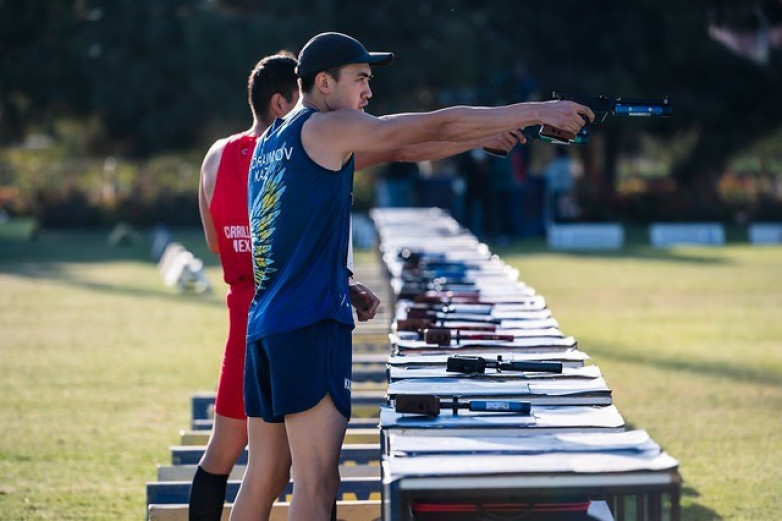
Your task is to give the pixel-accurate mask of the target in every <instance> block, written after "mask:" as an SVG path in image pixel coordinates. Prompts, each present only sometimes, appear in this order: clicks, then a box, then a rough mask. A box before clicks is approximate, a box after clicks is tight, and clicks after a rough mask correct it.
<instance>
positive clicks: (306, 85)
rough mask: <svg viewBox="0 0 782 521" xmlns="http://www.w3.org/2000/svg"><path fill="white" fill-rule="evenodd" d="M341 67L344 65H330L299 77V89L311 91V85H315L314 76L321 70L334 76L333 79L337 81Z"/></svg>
mask: <svg viewBox="0 0 782 521" xmlns="http://www.w3.org/2000/svg"><path fill="white" fill-rule="evenodd" d="M342 67H344V65H340V66H338V67H332V68H330V69H327V70H325V71H318V72H313V73H311V74H307V75H306V76H304V77H303V78H301V91H302V92H307V93H309V92H311V91H312V87H314V86H315V77H316V76H317V75H318V74H320V73H321V72H325V73H326V74H328V75H329V76H331V77H332V78H334V81H339V75H340V73H341V72H342Z"/></svg>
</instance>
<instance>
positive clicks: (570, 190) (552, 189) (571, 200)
mask: <svg viewBox="0 0 782 521" xmlns="http://www.w3.org/2000/svg"><path fill="white" fill-rule="evenodd" d="M543 177H544V179H545V181H546V204H545V213H546V221H547V222H561V221H572V220H574V219H577V218H578V216H579V215H580V213H581V211H580V209H579V207H578V203H577V201H576V196H575V190H574V188H575V182H574V180H573V163H572V161H571V159H570V154H569V153H568V149H567V148H566V147H565V146H562V145H560V146H556V147H555V152H554V159H552V160H551V163H549V165H548V166H547V167H546V169H545V170H544V172H543Z"/></svg>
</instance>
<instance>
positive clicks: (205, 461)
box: [199, 414, 247, 474]
mask: <svg viewBox="0 0 782 521" xmlns="http://www.w3.org/2000/svg"><path fill="white" fill-rule="evenodd" d="M246 446H247V420H240V419H237V418H229V417H228V416H221V415H220V414H215V418H214V426H213V428H212V434H211V436H210V437H209V442H208V443H207V445H206V450H205V451H204V455H203V457H202V458H201V461H200V462H199V465H200V466H201V467H202V468H203V469H204V470H206V471H207V472H211V473H212V474H229V473H230V472H231V469H233V467H234V464H235V463H236V460H237V459H239V456H240V455H241V454H242V451H243V450H244V448H245V447H246Z"/></svg>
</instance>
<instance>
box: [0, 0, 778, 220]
mask: <svg viewBox="0 0 782 521" xmlns="http://www.w3.org/2000/svg"><path fill="white" fill-rule="evenodd" d="M326 30H336V31H342V32H346V33H349V34H351V35H353V36H355V37H357V38H358V39H359V40H361V41H362V42H364V43H365V44H366V45H367V47H369V48H374V49H385V50H392V51H394V52H395V53H396V55H397V61H396V63H395V64H394V66H393V67H392V68H391V69H386V70H383V71H382V72H380V71H379V72H378V73H377V74H376V79H375V80H373V89H374V94H375V97H374V99H373V101H372V103H371V105H370V111H371V112H372V113H374V114H384V113H390V112H398V111H405V110H422V109H434V108H439V107H442V106H444V105H448V104H454V103H472V104H495V103H506V102H513V101H517V99H515V98H514V96H515V93H514V90H513V88H512V86H511V85H512V81H513V71H514V67H517V66H519V65H521V64H523V66H524V67H526V68H527V69H528V70H529V71H530V72H531V73H532V74H533V75H534V78H535V81H536V83H537V85H538V92H539V94H540V96H541V97H542V98H546V97H547V95H548V93H550V92H551V91H552V90H558V91H565V92H573V93H581V94H590V95H596V94H605V95H609V96H626V97H662V96H664V95H669V96H670V97H671V99H672V100H673V106H674V117H673V118H670V119H667V120H644V121H643V124H637V123H638V122H637V121H627V120H625V121H612V122H609V123H608V124H606V125H604V126H602V127H601V128H600V129H599V130H598V131H597V132H596V133H595V136H594V137H593V142H592V143H591V144H590V145H589V146H588V147H585V148H584V149H583V150H581V151H580V155H581V159H582V160H583V165H584V170H585V178H586V179H588V180H589V181H590V183H589V186H590V187H591V189H590V190H588V191H587V192H586V193H585V194H582V195H583V196H584V197H585V198H586V202H585V203H584V207H585V210H586V216H587V217H590V218H593V219H601V218H612V219H613V218H618V219H625V220H639V221H643V220H650V219H660V218H668V219H674V218H683V219H721V220H734V219H740V220H749V219H754V220H763V219H779V220H782V202H781V201H780V200H781V197H782V195H781V194H780V182H781V181H780V178H782V132H781V129H782V2H781V1H780V0H746V1H743V2H729V1H727V0H701V1H698V2H675V1H673V0H657V1H651V0H641V1H638V2H633V3H631V4H628V3H627V2H621V1H618V0H595V1H592V2H575V1H566V2H556V3H552V2H545V1H542V0H528V1H524V2H518V1H514V0H494V1H492V2H479V1H474V0H397V1H394V2H382V3H372V4H367V3H366V2H362V1H358V0H307V1H304V0H267V1H265V2H260V1H253V0H49V1H47V0H0V154H1V155H0V209H4V210H5V211H6V212H10V213H11V214H32V215H35V216H36V217H38V219H39V220H40V221H41V222H42V223H43V224H44V225H46V226H68V225H78V226H83V225H95V224H107V223H111V222H115V221H116V220H118V219H126V220H129V221H131V222H134V223H136V224H140V225H144V224H153V223H155V222H166V223H169V224H196V223H198V215H197V205H196V192H195V190H196V185H197V178H198V168H199V163H200V159H201V157H202V156H203V153H204V152H205V151H206V149H207V148H208V146H209V145H210V144H211V142H212V141H214V140H215V139H217V138H219V137H222V136H225V135H227V134H229V133H233V132H236V131H238V130H241V129H244V128H247V127H249V124H250V115H249V109H248V107H247V102H246V81H247V75H248V73H249V71H250V69H251V68H252V66H253V65H254V64H255V62H256V61H257V60H258V59H259V58H260V57H262V56H263V55H266V54H269V53H272V52H275V51H277V50H279V49H281V48H287V49H290V50H292V51H294V52H298V50H299V49H300V47H301V46H302V45H303V44H304V42H306V40H307V39H308V38H309V37H310V36H312V35H313V34H315V33H317V32H321V31H326Z"/></svg>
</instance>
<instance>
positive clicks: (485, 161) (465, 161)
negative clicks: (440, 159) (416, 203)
mask: <svg viewBox="0 0 782 521" xmlns="http://www.w3.org/2000/svg"><path fill="white" fill-rule="evenodd" d="M490 157H491V156H489V154H487V153H486V152H484V151H483V150H481V149H476V150H470V151H468V152H464V153H463V154H459V155H458V156H456V158H455V160H456V168H457V170H458V172H459V175H461V176H462V178H463V179H464V214H463V216H462V224H463V225H464V226H466V227H467V228H469V229H470V230H471V231H472V232H473V233H474V234H475V235H477V236H479V237H493V236H494V235H495V233H496V226H495V223H494V212H493V211H492V187H491V178H490V174H491V170H490V167H489V158H490Z"/></svg>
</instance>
